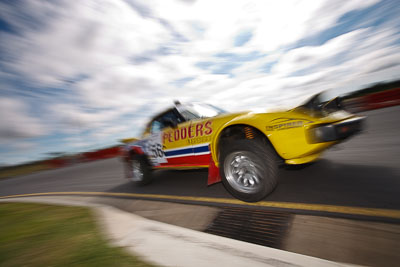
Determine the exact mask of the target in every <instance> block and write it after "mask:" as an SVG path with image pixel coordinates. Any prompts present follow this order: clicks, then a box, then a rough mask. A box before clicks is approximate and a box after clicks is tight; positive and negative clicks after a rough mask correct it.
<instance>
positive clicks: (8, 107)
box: [0, 97, 47, 143]
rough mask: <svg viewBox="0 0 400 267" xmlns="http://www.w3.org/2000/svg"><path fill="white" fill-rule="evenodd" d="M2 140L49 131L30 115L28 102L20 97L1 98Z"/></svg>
mask: <svg viewBox="0 0 400 267" xmlns="http://www.w3.org/2000/svg"><path fill="white" fill-rule="evenodd" d="M0 114H1V116H0V125H1V127H0V142H2V143H7V142H9V141H16V140H17V139H21V138H32V137H38V136H42V135H44V134H46V133H47V131H46V128H45V127H44V125H42V124H41V123H40V121H39V120H38V119H36V118H35V117H33V116H31V115H29V111H28V107H27V106H26V104H25V103H24V102H22V101H20V100H18V99H12V98H5V97H2V98H0Z"/></svg>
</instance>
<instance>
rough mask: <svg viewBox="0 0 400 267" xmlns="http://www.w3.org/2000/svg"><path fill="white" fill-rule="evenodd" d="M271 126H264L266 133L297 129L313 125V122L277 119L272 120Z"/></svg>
mask: <svg viewBox="0 0 400 267" xmlns="http://www.w3.org/2000/svg"><path fill="white" fill-rule="evenodd" d="M271 123H274V124H272V125H268V126H266V129H267V131H281V130H287V129H293V128H299V127H302V126H304V125H307V124H310V123H313V121H310V120H307V119H296V118H278V119H275V120H272V121H271Z"/></svg>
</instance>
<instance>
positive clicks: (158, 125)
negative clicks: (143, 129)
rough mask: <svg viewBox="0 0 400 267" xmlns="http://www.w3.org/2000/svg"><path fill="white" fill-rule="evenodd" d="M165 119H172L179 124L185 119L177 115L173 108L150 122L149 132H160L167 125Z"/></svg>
mask: <svg viewBox="0 0 400 267" xmlns="http://www.w3.org/2000/svg"><path fill="white" fill-rule="evenodd" d="M167 121H173V122H175V123H176V124H179V123H181V122H184V121H185V120H184V119H183V118H182V117H181V116H179V114H178V113H177V112H175V111H174V110H170V111H168V112H167V113H164V114H163V115H161V116H160V117H158V118H156V119H155V120H154V121H152V122H151V125H150V132H151V133H158V132H161V130H162V129H164V128H165V127H167V126H169V125H168V123H167Z"/></svg>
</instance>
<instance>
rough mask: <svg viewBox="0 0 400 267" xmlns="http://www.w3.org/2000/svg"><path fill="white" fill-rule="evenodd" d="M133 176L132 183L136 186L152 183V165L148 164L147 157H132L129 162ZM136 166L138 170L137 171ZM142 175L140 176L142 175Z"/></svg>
mask: <svg viewBox="0 0 400 267" xmlns="http://www.w3.org/2000/svg"><path fill="white" fill-rule="evenodd" d="M129 164H130V170H131V172H132V174H131V176H130V177H131V178H130V179H131V181H132V182H133V183H134V184H135V185H140V186H142V185H147V184H149V183H151V182H152V180H153V177H152V173H151V168H150V165H149V164H148V162H147V160H146V158H145V156H143V155H132V157H131V160H130V161H129ZM135 166H136V167H137V168H138V169H136V170H135ZM139 172H140V173H141V175H140V173H139Z"/></svg>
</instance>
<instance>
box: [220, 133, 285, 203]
mask: <svg viewBox="0 0 400 267" xmlns="http://www.w3.org/2000/svg"><path fill="white" fill-rule="evenodd" d="M219 162H220V166H219V167H220V174H221V177H222V182H223V184H224V186H225V188H226V189H227V190H228V192H229V193H231V194H232V195H233V196H234V197H236V198H238V199H240V200H243V201H246V202H256V201H260V200H262V199H263V198H265V197H266V196H267V195H268V194H269V193H271V192H272V191H273V190H274V188H275V187H276V185H277V182H278V175H277V172H278V167H277V162H276V160H275V155H274V153H273V151H272V150H271V147H269V146H267V145H265V144H263V143H261V142H257V141H254V140H236V141H233V142H232V143H231V144H229V146H224V147H222V151H221V154H220V161H219Z"/></svg>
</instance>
